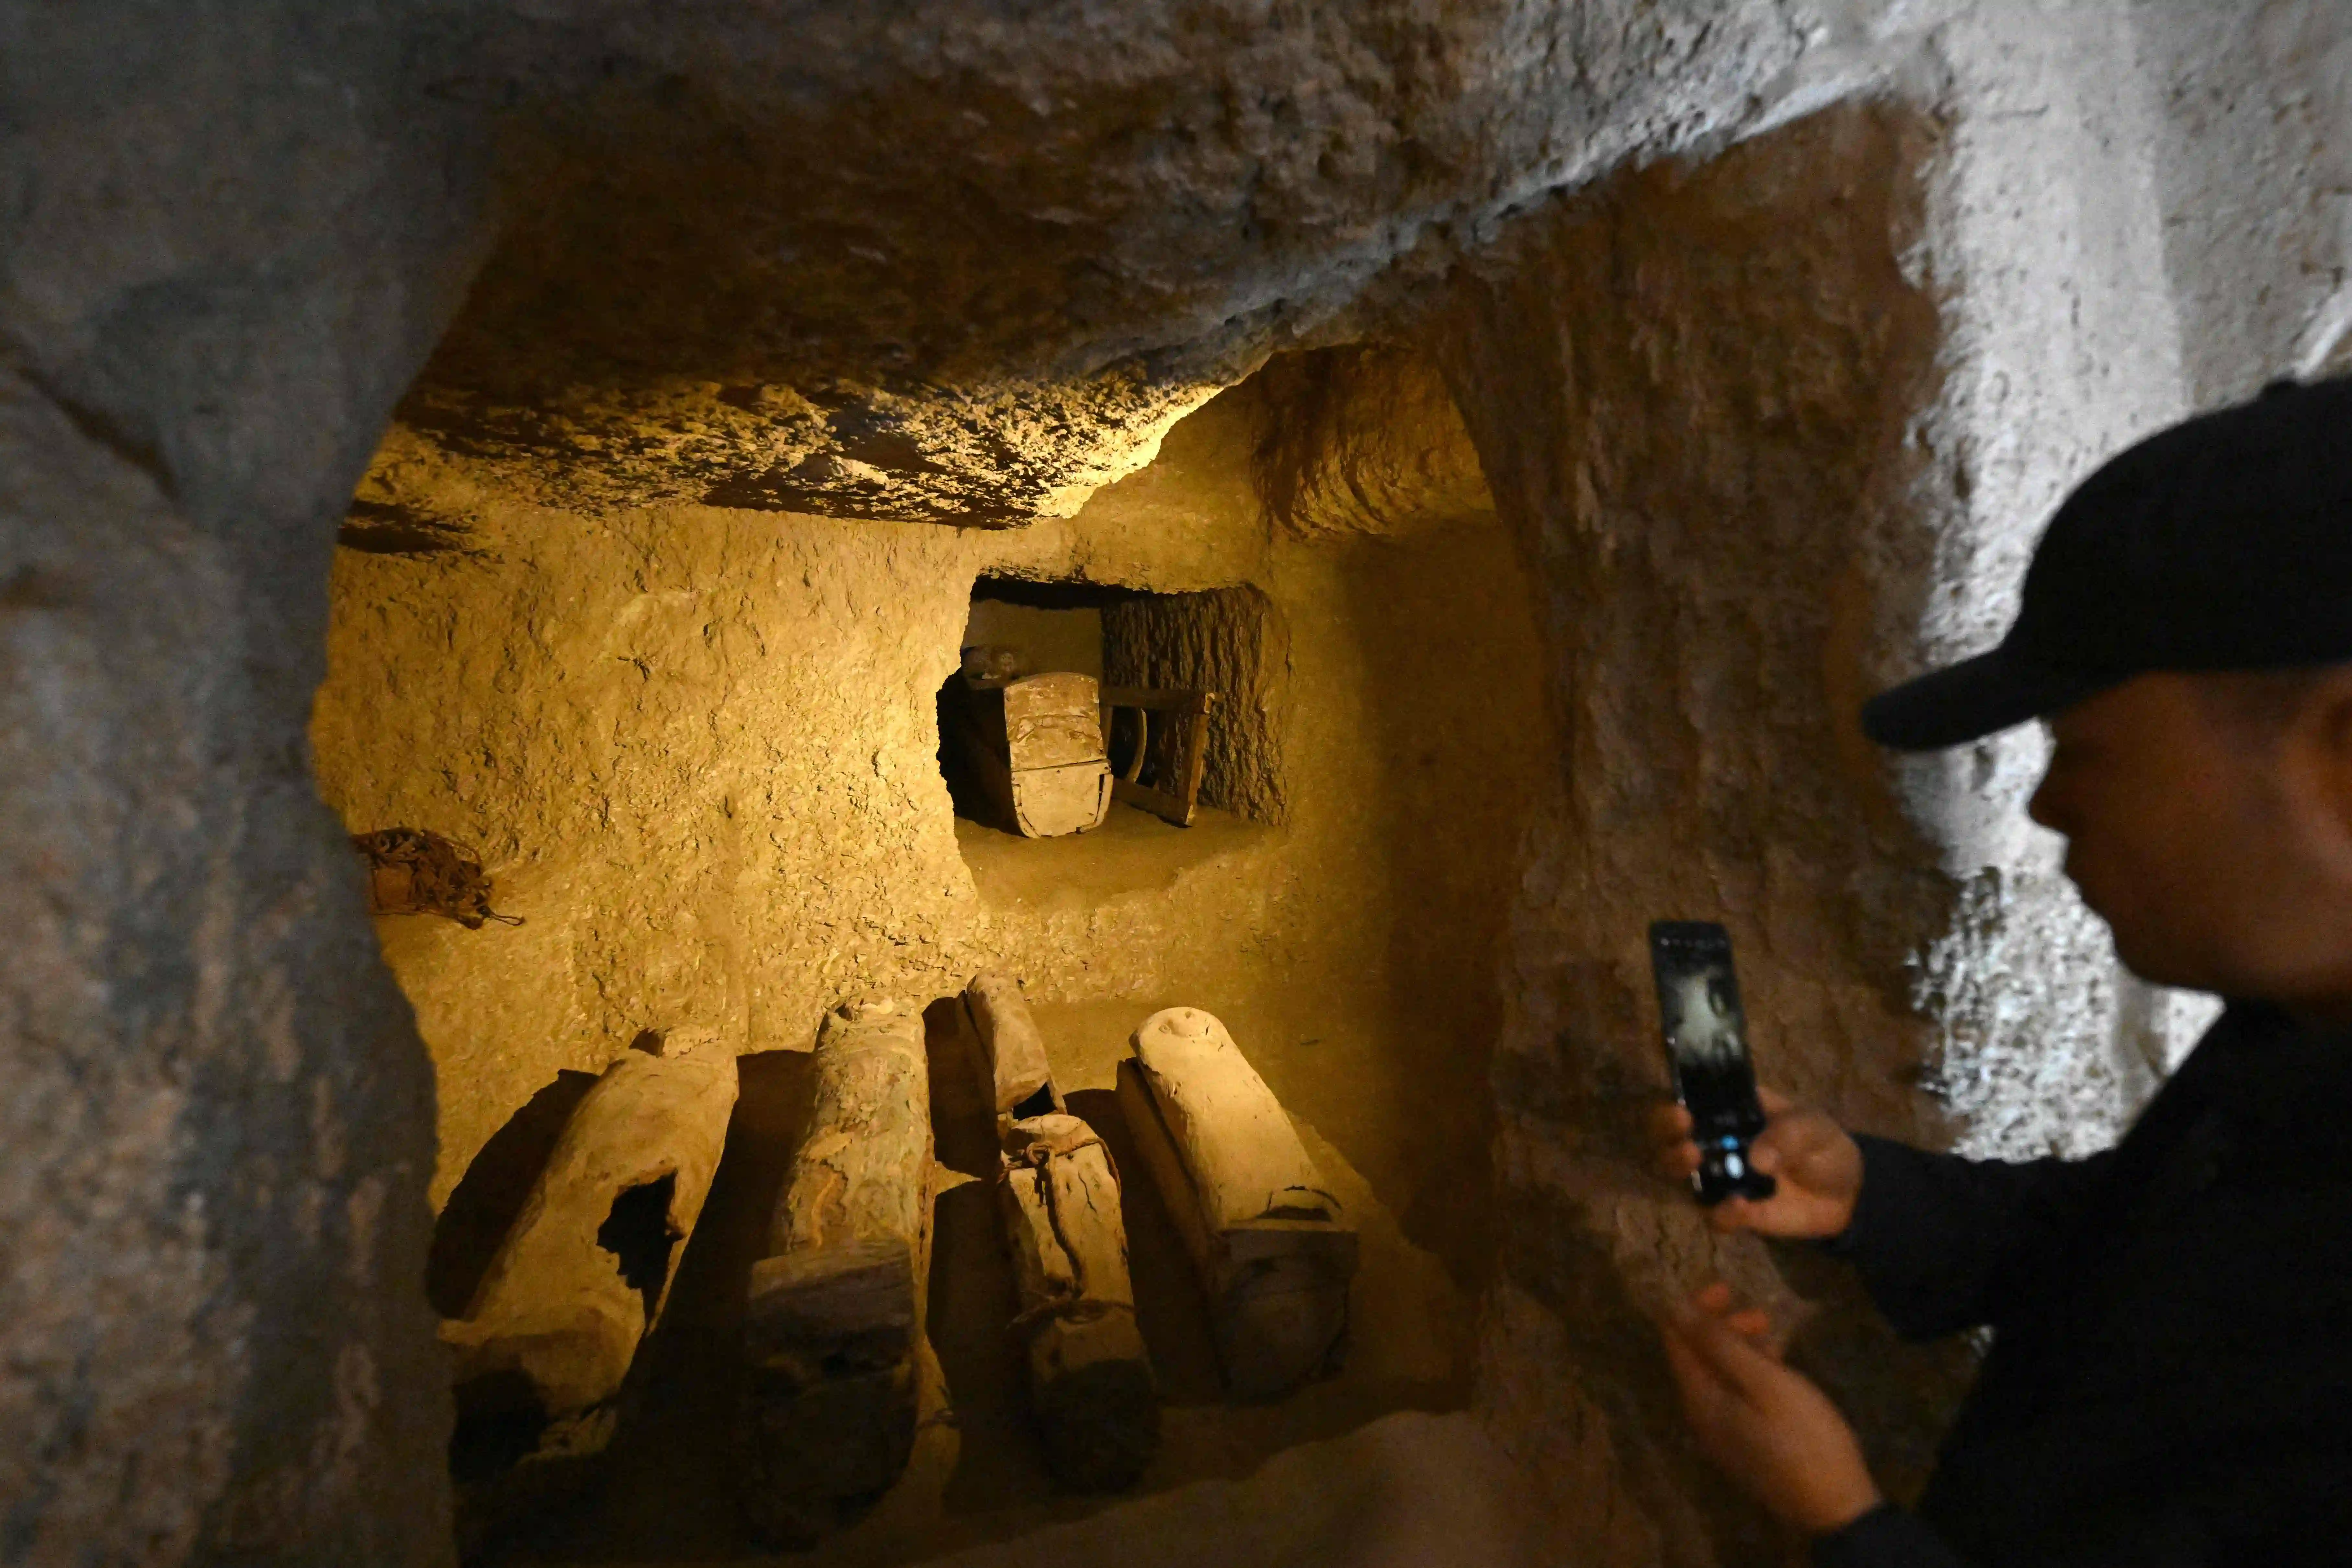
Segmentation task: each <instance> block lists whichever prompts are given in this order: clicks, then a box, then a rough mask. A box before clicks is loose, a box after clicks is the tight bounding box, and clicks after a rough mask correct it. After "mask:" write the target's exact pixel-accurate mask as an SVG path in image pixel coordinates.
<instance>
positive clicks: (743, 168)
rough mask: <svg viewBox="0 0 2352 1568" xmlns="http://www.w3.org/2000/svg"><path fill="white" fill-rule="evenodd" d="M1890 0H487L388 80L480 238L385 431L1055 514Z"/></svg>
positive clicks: (1761, 87) (723, 485) (577, 464)
mask: <svg viewBox="0 0 2352 1568" xmlns="http://www.w3.org/2000/svg"><path fill="white" fill-rule="evenodd" d="M1906 9H1916V7H1910V8H1904V7H1895V11H1897V12H1900V11H1904V10H1906ZM1889 18H1890V13H1889V12H1888V10H1887V8H1886V7H1885V6H1883V5H1878V4H1873V3H1869V0H1858V3H1855V4H1847V5H1838V4H1835V3H1834V0H1828V3H1817V0H1582V3H1563V0H1355V3H1353V4H1327V5H1306V4H1281V3H1276V0H1208V3H1202V0H1151V3H1147V0H1132V3H1124V4H1116V5H1114V4H1107V3H1061V4H1018V3H1007V0H998V3H992V4H987V3H975V0H896V3H889V4H878V3H877V4H858V5H841V4H838V3H827V0H764V3H757V0H755V3H744V0H691V3H687V4H666V5H658V6H652V5H644V4H643V3H642V0H574V3H572V4H563V3H562V0H536V3H533V0H510V3H509V5H508V6H507V7H504V8H502V9H501V11H500V12H499V13H498V14H496V16H495V17H494V19H490V20H486V21H478V22H476V23H474V24H472V26H476V27H477V28H478V31H476V32H474V33H472V34H470V35H469V36H467V37H463V38H462V40H461V42H460V43H459V45H458V47H454V48H452V49H449V50H448V51H447V52H446V54H441V55H438V56H437V57H436V58H440V59H442V60H445V61H448V62H452V63H448V64H446V65H442V66H434V65H431V64H427V65H426V67H425V70H426V73H427V75H428V76H429V77H430V78H431V80H430V82H429V84H428V90H430V91H432V92H433V93H434V94H436V96H437V97H440V98H443V99H450V98H457V99H460V100H467V101H473V102H478V103H481V104H484V105H488V106H489V107H491V108H493V109H496V110H499V112H500V114H501V115H502V117H503V121H504V124H505V129H506V134H505V142H504V153H503V157H502V160H501V169H502V177H501V191H502V198H501V200H502V211H501V227H500V231H499V234H500V237H499V240H498V241H497V244H496V247H495V249H494V250H493V252H492V254H491V255H490V257H489V259H488V264H487V265H486V267H485V268H484V269H483V271H482V273H481V275H480V277H479V279H478V281H477V283H476V285H475V287H474V289H473V292H472V295H471V298H470V300H469V301H468V303H467V307H466V309H465V310H464V313H463V315H462V317H461V318H460V320H459V321H458V322H457V325H456V326H455V327H454V328H453V329H452V331H450V332H449V334H448V335H447V337H446V340H445V341H444V342H443V343H442V345H441V347H440V349H439V351H438V353H436V356H435V358H434V360H433V362H432V363H431V365H430V367H429V368H428V370H427V371H426V373H425V376H424V378H423V379H422V380H421V382H420V383H419V384H417V385H416V387H415V390H414V391H413V392H412V394H411V395H409V397H408V398H407V400H406V402H405V403H404V405H403V407H402V410H401V418H402V421H403V423H404V425H405V426H407V427H408V429H409V431H410V432H411V433H412V434H413V435H415V436H421V437H424V438H425V440H426V441H428V442H430V443H432V444H435V445H437V446H439V447H442V448H443V449H445V450H446V451H449V452H452V453H455V454H458V455H462V456H464V457H466V458H469V459H471V460H473V462H474V464H475V466H476V467H477V468H478V471H481V472H483V473H485V474H486V476H487V477H490V478H492V479H494V482H496V483H498V484H499V486H500V487H501V488H509V489H514V490H516V491H519V492H520V493H521V494H523V495H525V496H528V497H530V498H531V499H534V500H543V501H547V502H551V503H558V504H569V505H583V504H593V505H603V506H612V505H635V504H645V503H648V502H654V501H663V500H694V501H704V502H709V503H712V504H719V505H726V506H736V507H751V508H772V509H786V510H799V511H810V512H816V513H821V514H825V515H831V516H838V517H855V518H877V519H887V520H896V521H944V522H954V523H961V524H979V525H992V526H1004V525H1015V524H1018V523H1020V522H1022V521H1027V520H1028V519H1030V518H1032V517H1036V516H1051V515H1064V514H1066V513H1068V512H1071V511H1073V510H1076V507H1077V506H1078V505H1079V504H1081V503H1082V502H1083V500H1085V498H1086V496H1087V494H1088V493H1089V492H1090V491H1091V490H1092V489H1094V488H1095V487H1096V486H1097V485H1100V484H1102V483H1105V482H1108V480H1110V479H1115V478H1117V477H1118V476H1119V475H1121V474H1123V473H1125V472H1128V471H1130V470H1131V469H1133V468H1137V467H1139V466H1140V465H1141V464H1143V463H1145V462H1148V461H1149V460H1150V458H1151V456H1152V454H1153V452H1154V451H1155V450H1156V448H1157V445H1158V442H1159V438H1160V435H1161V434H1162V433H1163V432H1164V431H1165V430H1166V428H1167V427H1168V426H1169V425H1170V424H1171V423H1173V421H1174V420H1175V419H1176V418H1178V417H1181V416H1182V415H1183V414H1184V413H1185V412H1187V411H1189V410H1190V409H1191V408H1192V407H1193V406H1195V405H1197V404H1198V403H1200V402H1201V401H1202V399H1204V398H1205V397H1206V396H1207V395H1210V394H1211V393H1213V392H1214V391H1215V390H1216V389H1217V388H1219V387H1221V386H1223V385H1227V384H1232V383H1233V382H1234V381H1236V380H1238V379H1240V378H1241V377H1242V376H1243V375H1244V374H1247V373H1248V372H1249V371H1250V370H1251V369H1253V368H1255V365H1256V364H1258V363H1261V362H1262V361H1263V360H1264V359H1265V356H1266V355H1268V354H1269V353H1273V352H1276V351H1277V350H1280V349H1282V348H1286V347H1291V346H1297V345H1298V344H1301V343H1306V342H1317V341H1332V340H1335V339H1339V338H1345V337H1348V336H1350V335H1354V334H1355V333H1356V332H1358V331H1360V330H1361V323H1362V322H1363V321H1365V320H1366V319H1368V318H1369V317H1370V316H1372V315H1374V314H1376V313H1377V312H1378V311H1379V310H1381V309H1382V308H1385V307H1386V306H1390V305H1393V304H1394V303H1395V301H1396V300H1398V298H1399V297H1400V296H1402V295H1406V294H1409V293H1410V291H1411V289H1412V287H1413V285H1414V283H1415V282H1416V281H1417V280H1419V279H1425V278H1428V277H1430V276H1433V275H1434V274H1436V273H1438V272H1440V271H1442V270H1443V269H1444V267H1445V266H1447V265H1448V264H1449V263H1450V262H1451V260H1452V259H1453V258H1454V257H1456V256H1458V255H1460V254H1462V253H1463V252H1464V251H1465V250H1467V249H1472V248H1475V247H1476V246H1477V245H1478V244H1479V243H1480V242H1481V240H1482V238H1483V237H1484V236H1485V235H1486V234H1487V233H1488V232H1490V231H1491V229H1492V227H1493V226H1494V225H1495V224H1496V221H1497V220H1498V219H1499V218H1500V217H1501V216H1504V215H1506V214H1507V213H1508V212H1509V211H1510V210H1511V209H1513V208H1514V207H1516V206H1518V205H1524V204H1526V203H1528V202H1529V201H1531V200H1534V199H1537V198H1538V197H1539V196H1540V195H1543V194H1544V193H1545V192H1547V191H1550V190H1554V189H1558V188H1560V187H1563V186H1568V185H1572V184H1579V183H1581V182H1582V181H1584V180H1586V179H1589V178H1590V177H1591V176H1592V175H1593V174H1596V173H1597V172H1599V171H1601V170H1602V169H1604V168H1606V167H1609V166H1612V165H1613V164H1616V163H1621V162H1623V161H1626V160H1628V159H1638V158H1643V157H1649V156H1654V155H1657V154H1660V153H1671V152H1675V151H1680V150H1685V149H1688V148H1691V147H1693V146H1696V145H1701V144H1704V143H1707V142H1716V141H1721V140H1724V139H1727V138H1728V137H1732V136H1736V135H1738V134H1741V133H1743V132H1748V131H1751V130H1753V129H1755V128H1757V127H1759V126H1760V125H1763V124H1767V123H1769V122H1772V121H1775V120H1777V119H1779V118H1783V117H1785V116H1786V115H1787V114H1788V113H1790V112H1794V111H1795V110H1798V109H1800V108H1801V107H1803V106H1804V104H1805V103H1806V102H1808V101H1810V100H1814V99H1818V98H1820V97H1822V96H1825V94H1826V91H1827V90H1829V89H1828V88H1827V87H1825V84H1826V83H1829V82H1832V80H1836V81H1843V80H1844V79H1847V78H1850V77H1851V76H1852V75H1853V72H1854V71H1855V70H1856V69H1857V68H1869V67H1870V64H1871V62H1872V60H1873V59H1874V50H1876V51H1879V52H1883V51H1884V48H1885V46H1884V45H1883V44H1882V43H1880V42H1879V41H1878V40H1879V36H1880V34H1881V33H1882V32H1883V31H1885V30H1886V29H1887V28H1888V27H1889V26H1892V25H1894V24H1893V23H1890V19H1889ZM1895 21H1896V22H1900V23H1901V24H1902V25H1903V26H1905V27H1906V30H1907V29H1908V28H1910V27H1914V26H1916V24H1917V19H1916V18H1908V17H1904V16H1898V17H1896V18H1895ZM455 62H462V63H455ZM389 449H390V450H394V451H404V452H408V453H412V454H413V453H415V451H416V449H417V443H416V442H415V441H413V440H400V441H395V442H394V444H393V446H392V447H391V448H389ZM398 468H399V464H398V463H397V462H392V463H382V464H379V466H378V469H377V471H376V473H375V474H374V475H373V477H372V479H371V481H370V487H369V488H368V489H363V491H362V493H363V495H371V496H372V497H373V500H374V501H375V502H376V503H377V504H379V505H397V504H399V501H400V490H401V488H402V486H401V481H400V477H399V473H398Z"/></svg>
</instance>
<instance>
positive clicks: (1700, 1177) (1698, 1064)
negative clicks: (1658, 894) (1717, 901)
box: [1650, 921, 1778, 1206]
mask: <svg viewBox="0 0 2352 1568" xmlns="http://www.w3.org/2000/svg"><path fill="white" fill-rule="evenodd" d="M1650 968H1651V973H1652V974H1653V975H1654V977H1655V979H1656V981H1657V987H1658V1019H1659V1024H1660V1026H1661V1028H1662V1030H1663V1032H1664V1037H1665V1045H1666V1063H1667V1066H1668V1067H1669V1068H1671V1069H1672V1071H1673V1073H1674V1079H1675V1099H1676V1100H1680V1101H1681V1102H1682V1105H1683V1109H1684V1110H1687V1111H1689V1112H1690V1118H1691V1133H1690V1135H1691V1140H1692V1142H1695V1143H1696V1144H1697V1145H1698V1152H1699V1164H1698V1169H1697V1170H1696V1172H1694V1173H1692V1175H1691V1186H1692V1188H1693V1190H1694V1191H1696V1193H1697V1194H1698V1201H1699V1202H1700V1203H1702V1204H1706V1205H1710V1206H1712V1205H1716V1204H1719V1203H1721V1202H1723V1200H1724V1199H1726V1198H1728V1197H1735V1196H1737V1197H1743V1198H1748V1199H1750V1200H1754V1201H1759V1202H1760V1201H1761V1200H1763V1199H1766V1198H1769V1197H1770V1196H1771V1195H1772V1194H1773V1193H1774V1192H1775V1191H1777V1190H1778V1184H1776V1183H1775V1182H1774V1181H1773V1179H1772V1178H1771V1177H1770V1176H1769V1175H1767V1174H1765V1173H1763V1172H1761V1171H1759V1170H1758V1169H1756V1167H1755V1162H1754V1157H1753V1154H1752V1152H1751V1145H1752V1144H1753V1143H1754V1142H1755V1139H1756V1136H1757V1134H1758V1133H1759V1132H1761V1131H1764V1107H1763V1104H1762V1102H1761V1101H1760V1100H1759V1099H1758V1098H1757V1094H1756V1071H1755V1068H1754V1066H1753V1065H1752V1063H1751V1062H1750V1060H1749V1058H1748V1017H1747V1013H1746V1011H1745V1009H1743V1008H1742V1007H1741V1005H1740V1002H1739V979H1738V975H1737V974H1735V973H1733V971H1732V967H1731V937H1730V934H1729V933H1728V932H1727V931H1725V930H1724V929H1723V928H1722V927H1721V926H1719V925H1717V924H1716V923H1714V922H1713V921H1656V922H1654V923H1653V924H1652V925H1651V927H1650Z"/></svg>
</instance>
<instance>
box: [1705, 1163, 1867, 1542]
mask: <svg viewBox="0 0 2352 1568" xmlns="http://www.w3.org/2000/svg"><path fill="white" fill-rule="evenodd" d="M1762 1206H1765V1205H1759V1207H1762ZM1660 1331H1661V1333H1662V1335H1663V1337H1664V1342H1665V1348H1666V1362H1667V1364H1668V1365H1670V1366H1672V1367H1673V1368H1674V1373H1675V1383H1676V1384H1678V1385H1679V1386H1680V1388H1681V1390H1682V1396H1683V1414H1684V1415H1685V1417H1687V1418H1688V1420H1689V1422H1690V1425H1691V1430H1692V1431H1693V1432H1695V1433H1696V1434H1697V1436H1698V1441H1699V1447H1701V1448H1703V1449H1705V1450H1706V1456H1707V1458H1710V1459H1713V1460H1714V1461H1715V1462H1716V1463H1717V1465H1719V1466H1721V1467H1722V1468H1723V1469H1724V1470H1725V1471H1726V1473H1727V1474H1728V1475H1729V1476H1730V1477H1731V1479H1733V1480H1735V1481H1737V1482H1738V1483H1739V1485H1740V1487H1741V1488H1742V1489H1744V1490H1746V1491H1747V1492H1748V1495H1749V1496H1751V1497H1753V1498H1754V1499H1755V1500H1757V1501H1758V1502H1760V1503H1762V1504H1763V1505H1764V1506H1765V1508H1766V1509H1768V1510H1770V1511H1771V1513H1772V1514H1773V1515H1774V1516H1775V1517H1776V1518H1778V1519H1780V1520H1781V1521H1784V1522H1786V1523H1788V1524H1791V1525H1794V1526H1795V1527H1796V1528H1797V1529H1799V1530H1801V1531H1804V1532H1805V1533H1807V1534H1808V1535H1827V1534H1829V1533H1830V1532H1832V1531H1838V1530H1843V1529H1844V1528H1845V1527H1846V1526H1847V1525H1849V1524H1852V1523H1853V1521H1855V1520H1857V1519H1860V1518H1861V1517H1862V1516H1863V1515H1864V1514H1865V1513H1868V1512H1869V1511H1870V1510H1872V1509H1874V1508H1876V1507H1877V1506H1878V1504H1879V1502H1880V1498H1879V1495H1878V1488H1877V1486H1876V1485H1875V1484H1874V1482H1873V1481H1872V1480H1871V1479H1870V1468H1869V1467H1868V1466H1867V1465H1865V1464H1864V1463H1863V1459H1862V1447H1861V1445H1860V1444H1858V1443H1856V1442H1855V1441H1854V1436H1853V1427H1851V1426H1847V1425H1846V1422H1845V1417H1844V1416H1843V1415H1839V1414H1838V1411H1837V1406H1835V1405H1832V1404H1831V1403H1830V1402H1829V1398H1828V1396H1827V1395H1826V1394H1822V1391H1821V1390H1820V1389H1818V1388H1816V1387H1814V1386H1813V1385H1812V1384H1811V1382H1810V1381H1808V1380H1807V1379H1806V1378H1804V1377H1803V1376H1801V1374H1799V1373H1793V1372H1790V1370H1789V1369H1788V1368H1787V1367H1785V1366H1783V1365H1781V1364H1780V1354H1779V1352H1778V1351H1777V1350H1775V1349H1774V1348H1773V1346H1772V1344H1771V1342H1770V1331H1771V1325H1770V1324H1769V1322H1768V1321H1766V1319H1765V1316H1764V1314H1763V1313H1762V1312H1760V1311H1757V1310H1752V1309H1750V1310H1745V1311H1734V1310H1732V1306H1731V1288H1730V1287H1729V1286H1727V1285H1724V1284H1721V1283H1719V1282H1718V1283H1717V1284H1713V1285H1709V1286H1708V1287H1706V1289H1703V1290H1701V1291H1700V1292H1699V1293H1698V1294H1697V1295H1696V1296H1694V1297H1692V1298H1691V1299H1690V1301H1689V1303H1688V1304H1687V1305H1685V1306H1683V1307H1680V1308H1677V1309H1676V1310H1675V1311H1674V1312H1673V1313H1672V1314H1671V1315H1670V1316H1669V1317H1668V1318H1667V1319H1666V1321H1664V1323H1662V1324H1661V1325H1660Z"/></svg>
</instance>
